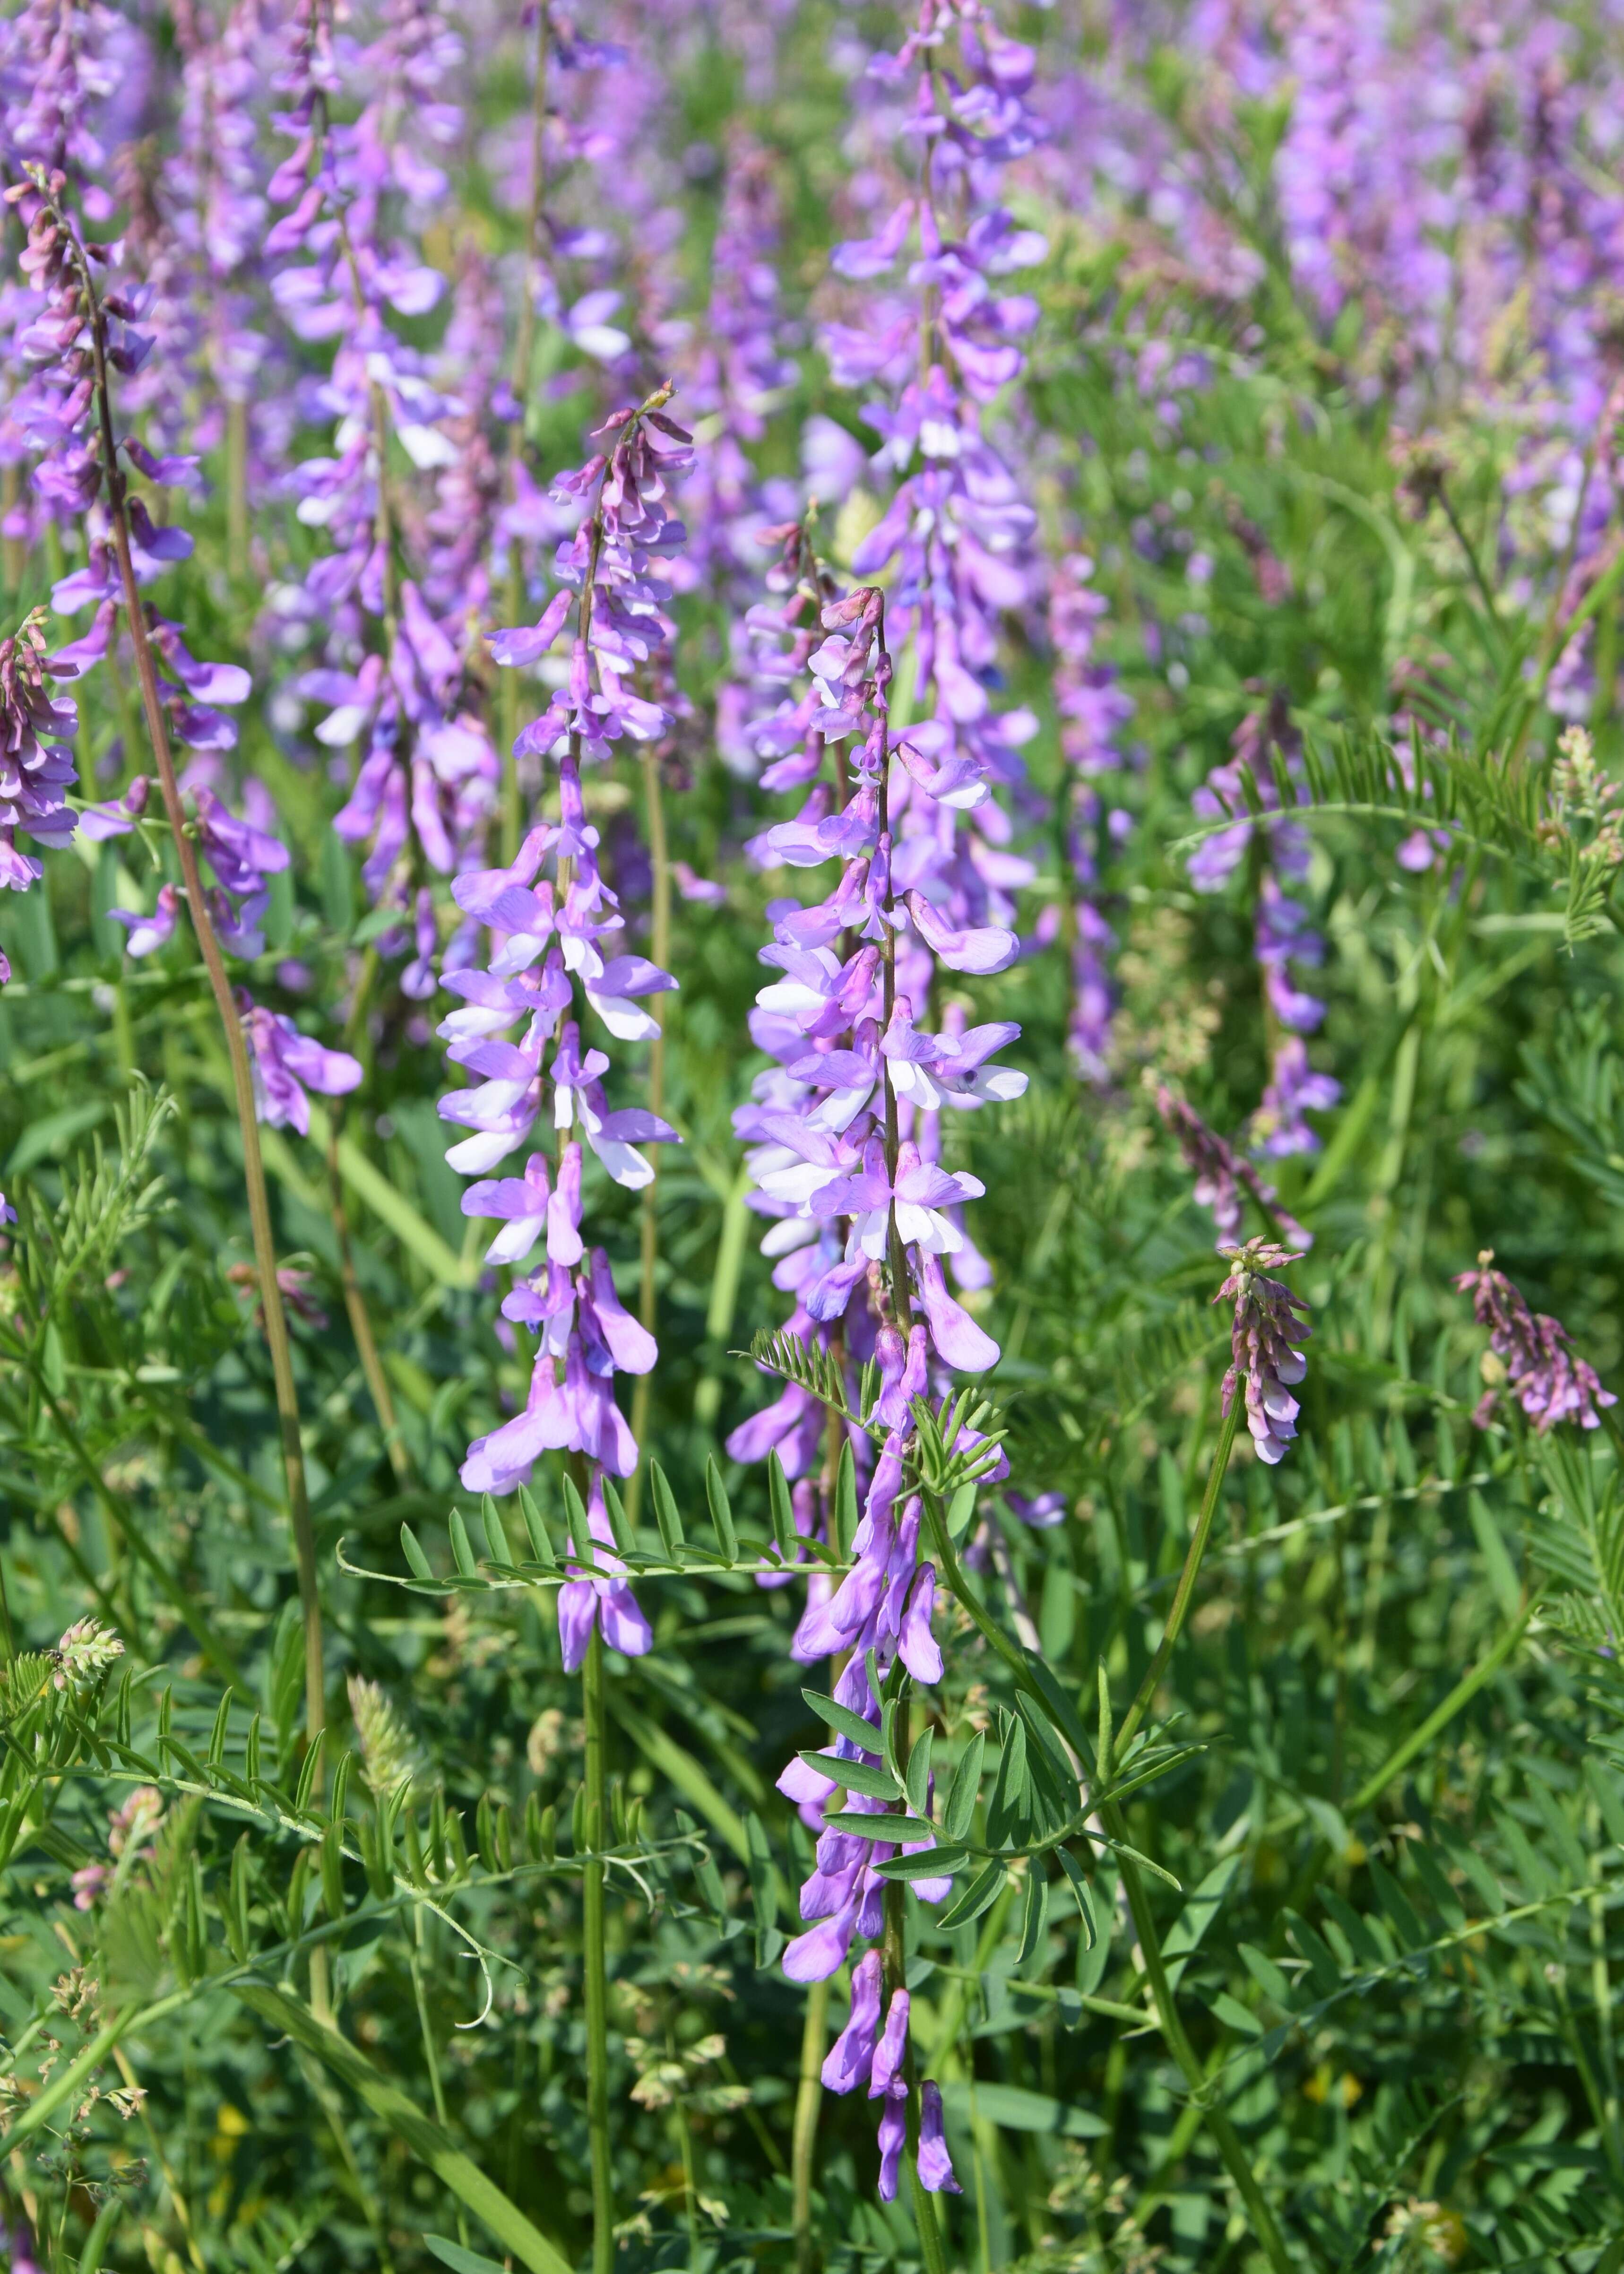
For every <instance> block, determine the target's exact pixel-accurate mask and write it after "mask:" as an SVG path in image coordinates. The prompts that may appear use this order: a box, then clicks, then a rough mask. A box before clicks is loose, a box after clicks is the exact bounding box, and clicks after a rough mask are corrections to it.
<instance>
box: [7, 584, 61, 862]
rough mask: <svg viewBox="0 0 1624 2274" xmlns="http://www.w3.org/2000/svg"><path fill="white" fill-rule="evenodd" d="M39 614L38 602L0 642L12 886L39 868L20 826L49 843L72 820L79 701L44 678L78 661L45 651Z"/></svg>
mask: <svg viewBox="0 0 1624 2274" xmlns="http://www.w3.org/2000/svg"><path fill="white" fill-rule="evenodd" d="M45 614H46V611H45V610H44V609H43V608H36V609H35V610H34V614H32V615H30V616H28V617H26V618H25V620H24V621H23V623H22V625H21V626H20V628H19V630H18V632H17V634H16V636H15V637H13V638H11V639H8V640H4V641H0V885H10V887H11V890H12V891H13V892H26V890H27V888H28V886H29V885H31V884H33V883H34V879H35V878H36V877H38V876H39V875H40V873H41V868H40V863H39V862H37V861H35V860H33V859H31V858H30V857H29V855H27V854H26V853H24V852H22V851H20V850H19V847H18V844H17V832H18V831H19V829H20V830H24V831H26V833H27V834H28V835H29V836H30V837H32V838H33V839H34V840H35V842H36V843H38V844H41V845H49V846H51V847H57V846H63V845H65V844H67V843H68V841H69V840H70V839H71V837H72V834H73V830H74V816H73V814H72V813H71V811H70V810H69V808H68V803H67V793H68V791H69V789H70V788H71V787H72V784H73V782H74V780H75V779H76V776H75V773H74V767H73V753H72V742H73V737H74V736H75V734H77V733H78V732H79V706H78V704H75V703H72V702H69V701H67V700H65V699H64V698H62V697H57V696H56V694H55V693H54V692H53V691H52V690H51V689H50V688H49V686H48V685H47V681H48V680H49V679H51V678H61V679H71V678H73V677H74V676H76V674H77V672H78V668H79V666H78V665H77V664H75V663H72V662H64V660H63V658H62V656H61V655H60V654H59V655H56V656H48V655H47V653H46V651H45V647H46V643H45V634H44V630H43V629H42V627H43V623H44V618H45Z"/></svg>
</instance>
